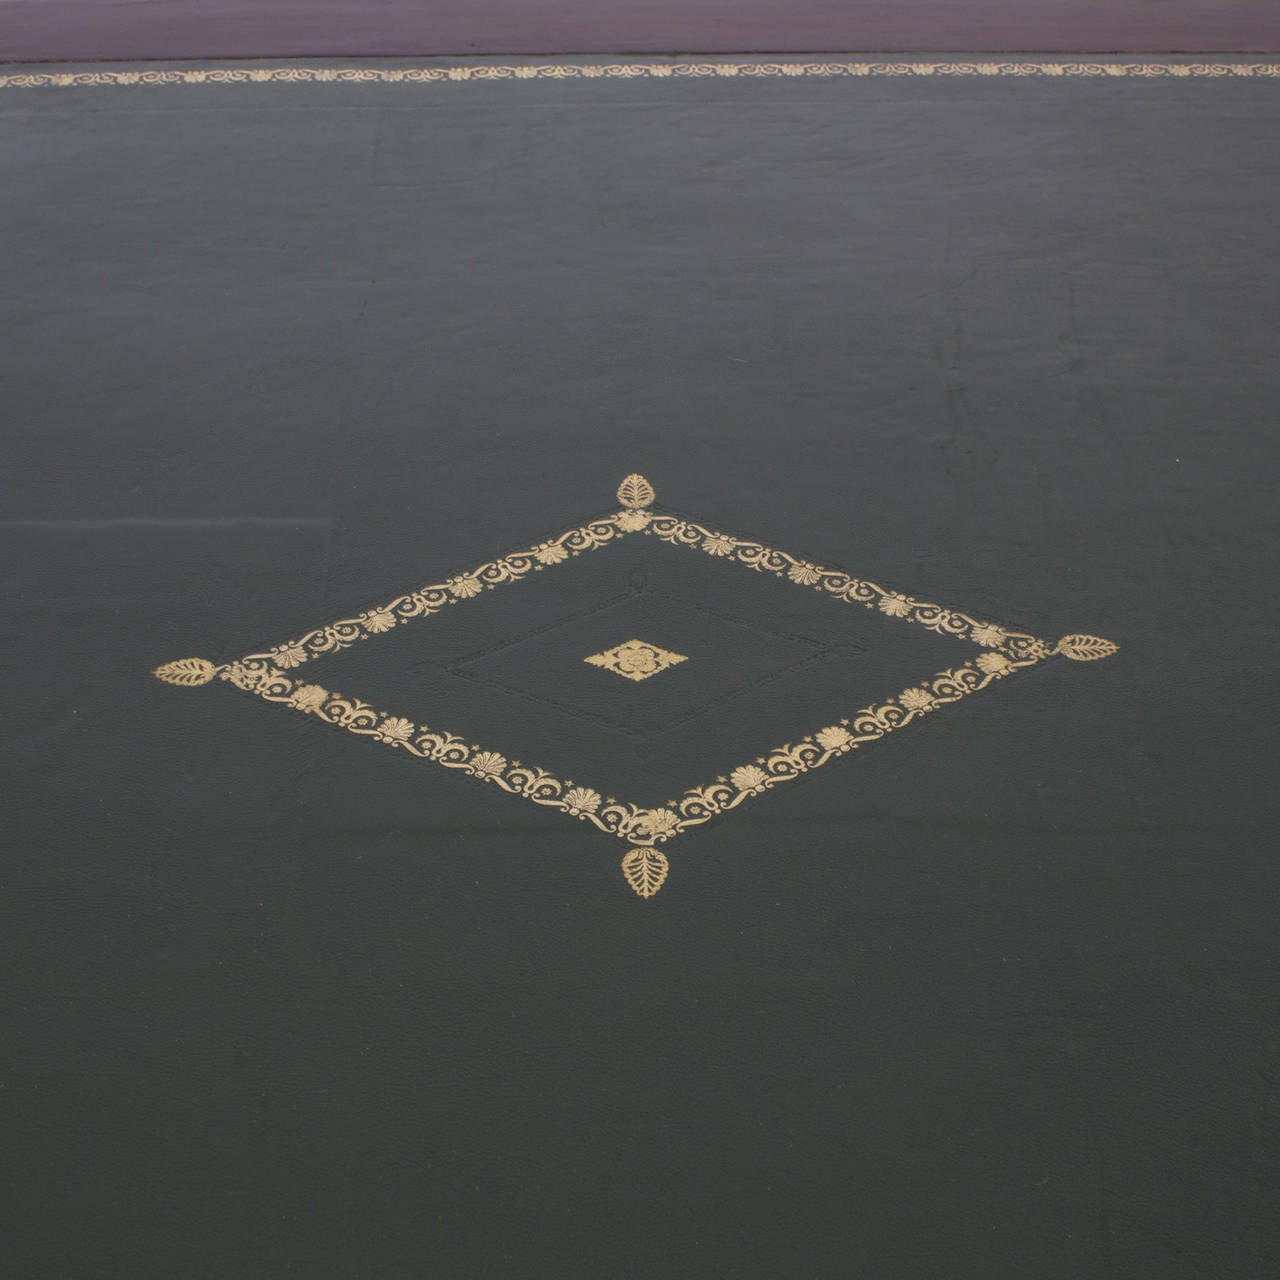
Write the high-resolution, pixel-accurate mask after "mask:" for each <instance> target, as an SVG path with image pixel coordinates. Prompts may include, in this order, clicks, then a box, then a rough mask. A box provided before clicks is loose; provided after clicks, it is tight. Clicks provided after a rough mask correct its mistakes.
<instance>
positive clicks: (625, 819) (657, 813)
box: [0, 78, 1118, 898]
mask: <svg viewBox="0 0 1280 1280" xmlns="http://www.w3.org/2000/svg"><path fill="white" fill-rule="evenodd" d="M0 83H2V78H0ZM655 496H656V495H655V494H654V490H653V486H652V485H651V484H650V483H649V482H648V481H647V480H646V479H645V478H644V477H643V476H641V475H630V476H627V478H626V479H625V480H624V481H623V482H622V484H621V485H620V486H619V488H618V494H617V497H618V501H619V502H620V503H621V504H622V506H623V510H621V511H618V512H615V513H613V514H611V515H605V516H601V517H599V518H598V519H596V520H593V521H591V522H590V523H588V524H585V525H582V526H581V527H580V528H576V529H568V530H566V531H565V532H564V533H562V534H560V535H559V536H558V537H556V538H553V539H550V540H549V541H543V542H540V543H538V544H536V545H535V546H533V547H529V548H525V549H522V550H518V551H513V552H510V553H508V554H507V555H506V556H503V557H502V558H501V559H500V560H489V561H486V562H485V563H484V564H481V565H477V566H476V567H475V568H473V569H471V570H470V571H469V572H466V573H462V574H459V575H457V576H455V577H453V578H450V579H449V580H448V581H446V582H437V583H431V584H429V585H427V586H424V587H420V588H418V589H417V590H415V591H410V592H407V593H405V594H403V595H400V596H397V597H396V598H395V599H394V600H391V601H389V602H387V603H384V604H379V605H376V606H374V607H372V608H370V609H367V610H366V611H365V612H363V613H360V614H358V615H356V616H354V617H349V618H340V619H338V620H337V621H336V622H331V623H329V624H328V625H327V626H322V627H315V628H313V629H312V630H310V631H307V632H305V633H303V634H302V635H301V636H300V637H299V638H298V639H295V640H287V641H285V642H283V643H281V644H278V645H276V646H275V648H273V649H264V650H260V651H255V652H253V653H247V654H244V655H243V656H242V657H240V658H237V659H234V660H232V661H230V662H223V663H214V662H212V661H210V660H209V659H207V658H179V659H178V660H177V661H176V662H167V663H165V664H164V665H163V666H160V667H157V668H156V670H155V675H156V678H157V679H159V680H163V681H164V682H165V683H166V684H172V685H178V686H180V687H195V686H197V685H203V684H208V683H210V682H211V681H212V680H213V679H214V678H215V677H216V678H217V679H219V680H222V681H225V682H226V683H228V684H230V685H232V686H233V687H234V688H237V689H242V690H244V691H245V692H246V693H252V694H255V695H256V696H257V697H259V698H262V699H263V700H265V701H266V702H272V703H275V704H276V705H278V706H286V707H290V708H292V709H293V710H295V711H302V712H305V713H306V714H307V715H311V716H314V717H315V718H316V719H317V720H319V721H321V722H322V723H325V724H331V725H334V726H336V727H337V728H340V729H345V730H347V731H348V732H349V733H355V734H359V735H361V736H362V737H366V738H370V739H372V740H373V741H374V742H380V743H382V744H383V745H385V746H388V747H391V748H394V749H396V750H400V751H403V752H405V753H406V754H408V755H411V756H415V757H417V758H418V759H419V760H424V761H429V762H430V763H432V764H435V765H438V766H441V767H443V768H446V769H458V770H462V771H464V772H466V773H468V774H470V775H471V776H472V777H474V778H476V779H478V780H480V781H482V782H487V783H491V784H493V785H495V786H497V787H500V788H501V789H502V790H503V791H506V792H507V793H509V794H510V795H513V796H520V797H522V798H523V799H525V800H529V801H532V803H534V804H537V805H544V806H546V807H547V808H551V809H558V810H560V812H562V813H564V814H566V815H567V816H569V817H571V818H576V819H578V820H579V821H583V822H588V823H590V824H591V825H592V826H594V827H597V828H598V829H599V830H601V831H603V832H605V833H606V834H608V835H614V836H618V837H619V838H620V839H622V840H625V841H627V842H628V843H629V845H630V846H631V847H630V850H629V852H628V853H627V855H626V856H625V857H624V858H623V861H622V872H623V875H624V876H625V877H626V880H627V883H628V884H629V885H630V886H631V888H632V889H633V890H635V892H636V893H637V894H638V895H639V896H640V897H642V898H651V897H653V895H654V894H655V893H657V892H658V890H659V889H661V888H662V886H663V884H664V883H665V882H666V879H667V874H668V871H669V863H668V860H667V857H666V854H665V853H663V852H661V851H660V850H659V849H657V848H656V847H655V846H656V845H659V844H666V843H667V842H669V841H670V840H671V839H672V838H673V837H676V836H681V835H683V834H684V833H685V832H686V831H690V830H693V829H694V828H696V827H700V826H702V824H703V823H706V822H710V821H711V820H712V819H713V818H717V817H719V816H720V815H722V814H727V813H731V812H732V811H734V810H735V809H737V808H738V806H739V805H740V804H742V803H743V802H744V801H746V800H747V799H749V798H750V797H752V796H762V795H764V794H765V793H766V792H768V791H771V790H772V789H773V788H774V787H776V786H780V785H782V784H783V783H788V782H793V781H795V780H796V779H797V778H802V777H804V776H805V775H806V774H808V773H811V772H812V771H813V770H814V769H819V768H821V767H822V766H824V765H826V764H828V763H829V762H831V761H833V760H837V759H839V758H840V757H842V756H846V755H848V754H849V753H850V752H852V751H854V750H856V749H858V748H860V747H863V746H867V745H870V744H871V743H873V742H879V741H881V740H882V739H884V738H886V737H888V736H889V734H891V733H896V732H897V731H898V730H899V729H901V728H904V727H905V726H907V725H909V724H912V723H914V722H916V721H917V720H919V719H921V718H923V717H924V716H926V715H930V714H931V713H932V712H933V711H935V710H936V709H938V708H939V707H942V706H945V705H946V704H948V703H953V702H958V701H960V700H961V699H962V698H967V697H970V696H972V695H973V694H975V693H979V692H981V691H982V690H984V689H987V688H990V687H991V686H992V685H993V684H996V683H997V682H999V681H1003V680H1005V679H1006V678H1007V677H1009V676H1012V675H1014V674H1016V673H1017V672H1020V671H1025V670H1029V669H1030V668H1032V667H1036V666H1038V665H1039V664H1040V663H1042V662H1048V661H1053V660H1054V659H1055V658H1057V657H1063V658H1069V659H1071V660H1072V661H1073V662H1093V661H1096V660H1098V659H1100V658H1107V657H1110V656H1111V655H1112V654H1114V653H1115V652H1116V651H1117V648H1118V646H1117V645H1116V644H1115V643H1114V641H1111V640H1104V639H1103V638H1101V637H1100V636H1094V635H1084V634H1079V633H1074V632H1073V633H1072V634H1071V635H1067V636H1064V637H1063V638H1062V639H1061V640H1059V641H1058V642H1057V644H1052V645H1051V644H1050V643H1049V642H1047V641H1046V640H1043V639H1041V638H1040V637H1039V636H1035V635H1032V634H1030V633H1029V632H1025V631H1017V630H1014V629H1012V628H1010V627H1005V626H1001V625H1000V624H998V623H996V622H993V621H989V620H987V619H984V618H982V617H981V616H978V617H974V616H972V615H970V614H967V613H961V612H960V611H959V610H957V609H950V608H946V607H944V606H943V605H938V604H930V603H927V602H925V601H921V600H917V599H916V598H915V597H914V596H909V595H907V594H905V593H904V592H901V591H890V590H886V588H884V587H881V586H879V585H877V584H876V583H874V582H870V581H868V580H866V579H864V578H857V577H854V576H853V575H852V574H850V573H846V572H844V571H843V570H840V569H830V568H825V567H823V566H822V565H818V564H813V563H811V562H810V561H808V560H802V559H800V558H798V557H797V556H793V555H791V554H790V553H789V552H786V551H781V550H779V549H778V548H776V547H770V546H767V545H766V544H765V543H762V542H755V541H752V540H751V539H748V538H740V537H736V536H734V535H731V534H727V533H720V532H718V531H713V530H711V529H708V528H707V527H706V526H704V525H700V524H698V523H696V522H695V521H692V520H686V519H684V518H683V517H682V516H678V515H659V514H657V513H655V512H654V511H652V510H648V509H646V508H647V507H648V506H649V504H651V503H653V502H654V500H655ZM633 535H644V536H646V537H651V538H656V539H657V540H658V541H660V542H664V543H667V544H668V545H669V546H672V547H683V548H686V549H688V550H690V551H695V552H700V553H702V554H704V555H708V556H711V557H712V558H713V559H714V560H716V561H718V562H720V563H725V564H738V565H741V566H742V567H743V568H746V569H750V570H752V571H753V572H755V573H761V574H768V575H771V576H773V577H775V578H780V579H783V580H785V581H789V582H792V583H795V584H796V586H798V587H801V588H804V589H806V590H810V591H816V592H817V593H818V594H820V595H822V596H825V597H827V598H828V599H831V600H836V601H843V602H845V603H847V604H850V605H861V606H862V607H863V608H866V609H872V610H874V611H876V612H878V613H881V614H883V615H885V616H886V617H889V618H895V619H898V620H900V621H901V622H903V623H906V624H910V625H914V626H920V627H924V628H925V629H926V630H929V631H932V632H935V633H936V634H938V635H942V636H950V637H952V638H953V639H956V640H960V641H964V642H967V643H969V644H973V645H977V646H978V648H979V649H980V650H981V652H980V653H978V654H977V655H976V656H974V657H973V659H972V661H969V662H963V663H961V664H960V665H959V666H956V667H952V668H950V669H948V670H945V671H939V672H936V673H935V674H934V675H932V676H928V677H926V678H924V679H922V680H920V681H919V683H918V684H917V685H913V686H912V687H911V688H909V689H905V690H903V691H902V692H900V693H899V694H897V695H896V697H889V698H886V699H883V700H882V701H880V702H877V703H874V704H872V705H871V706H867V707H863V708H862V709H861V710H860V711H851V712H850V713H849V714H848V715H846V716H840V717H839V718H838V719H835V720H833V722H832V723H830V724H828V725H826V726H825V727H823V728H818V729H814V730H812V731H811V732H810V733H809V734H807V735H806V736H804V737H799V738H796V739H794V740H793V741H791V742H788V743H785V744H783V745H782V746H780V747H775V748H774V749H773V750H771V751H769V752H767V753H766V754H765V755H763V756H759V757H757V758H756V760H755V763H754V764H744V765H740V766H739V767H737V768H736V769H731V770H730V771H729V773H728V775H727V776H725V775H721V776H720V777H718V778H717V779H716V780H715V781H714V782H711V783H706V784H704V785H702V786H695V787H690V788H689V789H688V790H687V791H686V792H685V793H684V794H683V795H682V796H680V797H678V798H677V799H675V800H669V801H668V802H667V803H666V804H665V805H664V806H663V807H661V808H656V809H649V808H643V807H641V806H640V805H638V804H636V803H634V802H633V801H626V800H620V799H617V798H615V797H613V796H607V797H606V796H604V795H603V794H602V793H601V792H600V791H597V790H594V789H593V788H591V787H585V786H582V785H575V784H574V783H572V782H570V781H568V780H567V779H561V778H557V777H556V776H555V775H554V774H552V773H550V772H548V771H547V770H546V769H541V768H538V767H537V766H536V765H530V764H521V763H520V761H518V760H510V761H508V759H507V757H506V756H505V755H504V754H502V753H501V752H498V751H493V750H489V749H482V748H481V747H480V746H478V745H476V744H475V743H468V742H467V740H466V739H465V738H462V737H460V736H459V735H458V734H456V733H451V732H450V731H449V730H447V729H442V728H440V727H439V726H436V727H435V728H432V727H430V726H428V725H425V724H415V723H414V722H413V721H412V720H409V719H407V718H405V717H404V716H397V715H392V714H390V713H388V712H385V711H379V710H377V709H376V708H374V707H372V706H370V705H369V704H368V703H367V702H362V701H361V700H360V699H358V698H352V697H348V696H346V695H344V694H341V693H334V692H330V691H329V690H328V689H325V688H323V687H321V686H320V685H318V684H308V683H307V682H305V681H303V680H299V679H297V676H296V674H286V672H290V673H292V672H293V669H294V668H296V667H299V666H301V665H302V664H304V663H306V662H309V661H311V660H313V659H315V658H320V657H323V656H324V655H326V654H330V653H337V652H339V651H340V650H342V649H347V648H350V647H351V646H352V645H353V644H359V643H361V642H362V641H365V640H368V639H371V638H373V637H375V636H379V635H382V634H384V633H385V632H388V631H392V630H394V629H396V628H398V627H400V626H402V625H404V624H406V623H409V622H411V621H414V620H417V619H419V618H428V617H430V616H431V615H432V614H435V613H439V612H441V611H442V610H443V609H445V608H447V607H449V606H451V605H454V604H457V603H459V602H462V601H465V600H469V599H472V598H473V597H476V596H479V595H480V594H481V593H482V592H484V591H487V590H491V589H492V588H494V587H499V586H502V585H503V584H504V583H509V582H519V581H520V580H521V579H523V578H525V577H527V576H528V575H529V574H530V573H532V572H533V571H535V570H541V569H543V568H545V567H548V566H551V565H556V564H559V563H561V562H565V561H569V560H571V559H573V558H574V557H576V556H580V555H583V554H585V553H586V552H589V551H600V550H603V549H604V548H606V547H609V546H612V545H614V544H616V543H617V542H618V541H620V540H621V539H622V538H624V537H631V536H633ZM624 654H625V655H626V656H625V657H622V655H624ZM620 658H621V661H619V659H620ZM687 660H688V659H687V658H686V656H685V655H684V654H681V653H670V652H668V651H667V650H666V649H660V648H658V646H657V645H651V644H647V643H645V642H644V641H642V640H628V641H626V642H625V643H623V644H621V645H618V646H616V647H615V648H614V649H608V650H606V651H605V652H604V653H596V654H592V655H591V656H590V657H588V658H586V659H584V661H586V662H590V663H593V664H594V665H596V666H601V667H606V668H607V669H609V670H611V671H614V672H616V673H617V674H618V675H622V676H625V677H626V678H627V679H629V680H647V679H648V678H649V676H651V675H656V674H657V673H658V672H659V671H665V670H666V669H667V668H668V667H671V666H674V665H675V664H676V663H678V662H686V661H687ZM624 665H625V668H626V669H624ZM837 714H838V713H837Z"/></svg>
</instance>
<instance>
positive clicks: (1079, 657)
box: [1054, 635, 1120, 662]
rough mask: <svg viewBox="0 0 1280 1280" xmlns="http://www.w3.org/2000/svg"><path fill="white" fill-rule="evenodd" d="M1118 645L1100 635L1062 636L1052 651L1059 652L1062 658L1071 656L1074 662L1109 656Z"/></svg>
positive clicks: (1091, 660)
mask: <svg viewBox="0 0 1280 1280" xmlns="http://www.w3.org/2000/svg"><path fill="white" fill-rule="evenodd" d="M1119 648H1120V646H1119V645H1118V644H1115V643H1114V642H1113V641H1111V640H1104V639H1103V638H1102V637H1101V636H1079V635H1071V636H1063V637H1062V639H1061V640H1059V641H1058V647H1057V648H1056V649H1055V650H1054V653H1060V654H1062V656H1063V657H1064V658H1071V659H1072V660H1073V661H1075V662H1097V661H1098V659H1099V658H1109V657H1111V655H1112V654H1113V653H1115V652H1116V651H1117V650H1118V649H1119Z"/></svg>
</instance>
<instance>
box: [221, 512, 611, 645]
mask: <svg viewBox="0 0 1280 1280" xmlns="http://www.w3.org/2000/svg"><path fill="white" fill-rule="evenodd" d="M624 515H625V513H622V512H620V513H618V515H614V516H607V517H602V518H601V519H599V520H592V521H591V522H590V523H588V524H584V525H582V526H580V527H579V528H576V529H567V530H565V532H564V533H561V534H559V535H557V536H556V537H554V538H548V539H547V540H546V541H545V542H539V543H536V544H535V545H534V546H532V547H528V548H522V549H521V550H519V551H510V552H508V553H507V554H506V555H505V556H501V557H500V558H499V559H497V560H487V561H485V563H484V564H479V565H476V566H475V567H474V568H472V569H467V570H466V571H465V572H463V573H459V574H455V575H454V576H453V577H452V578H449V579H448V580H446V581H445V582H435V583H431V584H430V585H429V586H425V587H419V588H418V589H417V590H416V591H410V592H407V593H406V594H404V595H400V596H396V598H395V599H394V600H389V601H388V602H387V603H386V604H378V605H374V606H373V607H371V608H369V609H366V610H365V611H364V612H363V613H359V614H357V615H356V616H355V617H353V618H339V619H338V620H337V621H336V622H330V623H327V624H326V625H324V626H322V627H316V628H315V629H314V630H312V631H308V632H306V633H304V634H303V635H302V636H300V637H299V638H298V639H297V640H286V641H284V642H283V643H282V644H278V645H276V646H275V647H274V648H272V649H267V650H265V651H263V652H261V653H248V654H245V656H244V657H243V658H241V659H240V661H241V663H251V664H257V665H258V666H261V665H262V664H264V663H275V664H276V665H277V666H280V667H285V668H292V667H297V666H301V665H302V663H304V662H307V661H309V660H310V659H312V658H319V657H323V656H324V655H325V654H326V653H336V652H338V651H339V650H340V649H349V648H350V647H351V646H352V645H353V644H358V643H359V642H360V641H361V640H368V639H369V638H370V637H371V636H376V635H383V634H385V633H386V632H388V631H392V630H394V629H395V628H396V627H398V626H400V625H401V624H403V623H406V622H412V621H413V619H415V618H429V617H430V616H431V615H432V614H433V613H439V612H441V610H443V609H446V608H448V607H449V606H450V605H455V604H458V603H460V602H461V601H463V600H474V599H475V598H476V597H477V596H480V595H483V594H484V592H486V591H492V590H493V589H494V587H500V586H504V585H506V584H507V583H510V582H520V581H522V580H523V579H524V578H527V577H528V576H529V574H531V573H538V572H541V571H542V570H543V569H548V568H551V567H552V566H553V565H557V564H564V563H565V562H566V561H568V560H571V559H572V558H573V557H574V556H580V555H582V554H584V553H585V552H588V551H598V550H599V549H600V548H601V547H606V546H608V545H609V543H610V542H614V541H616V540H617V539H618V538H619V537H621V536H623V534H625V533H626V532H627V530H626V529H624V528H623V527H621V525H620V524H619V521H620V520H621V519H623V517H624Z"/></svg>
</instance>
